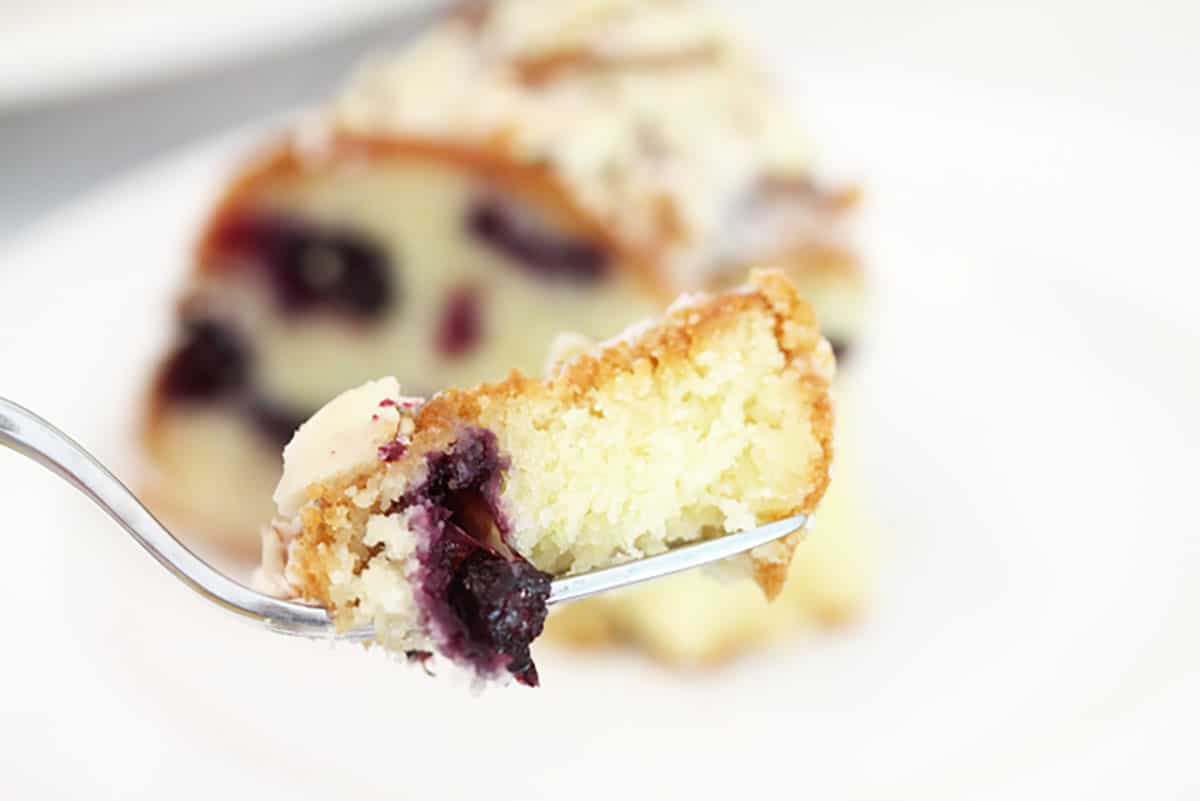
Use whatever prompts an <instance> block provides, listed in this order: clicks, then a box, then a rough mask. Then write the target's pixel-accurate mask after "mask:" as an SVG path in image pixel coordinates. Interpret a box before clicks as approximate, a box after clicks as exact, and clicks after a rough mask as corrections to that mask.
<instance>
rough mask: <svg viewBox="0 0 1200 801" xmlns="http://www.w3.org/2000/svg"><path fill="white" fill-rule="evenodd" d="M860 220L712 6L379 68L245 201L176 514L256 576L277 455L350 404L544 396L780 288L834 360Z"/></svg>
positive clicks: (685, 5) (230, 215)
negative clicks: (401, 391) (816, 165)
mask: <svg viewBox="0 0 1200 801" xmlns="http://www.w3.org/2000/svg"><path fill="white" fill-rule="evenodd" d="M852 203H853V193H852V192H845V191H834V190H830V189H827V188H825V187H823V186H822V185H821V184H820V182H819V181H818V180H817V179H816V178H815V177H814V175H813V171H812V165H811V159H810V155H809V151H808V147H807V145H806V144H805V143H804V140H803V138H802V137H801V136H800V135H799V134H798V132H797V129H796V126H795V125H794V123H793V121H792V119H791V116H790V114H789V112H788V108H787V104H786V102H784V101H783V99H782V98H780V97H779V96H778V95H777V94H776V93H775V92H774V91H773V89H772V87H771V86H770V83H769V81H768V80H767V79H766V78H765V77H764V76H763V75H762V73H761V72H760V70H759V69H758V68H757V66H756V65H755V64H754V62H753V60H752V59H751V58H750V57H749V55H748V53H747V51H746V49H745V47H744V46H743V45H742V44H741V42H740V41H739V40H738V38H737V37H736V36H734V35H733V34H731V32H730V31H729V30H728V29H727V28H726V26H724V25H723V24H722V23H721V22H720V21H719V20H718V19H715V18H714V17H713V16H712V15H711V14H710V13H709V12H707V11H705V10H704V9H703V8H702V7H701V6H699V5H698V4H693V3H689V2H670V3H664V2H658V1H657V0H556V2H554V3H545V2H542V0H497V2H492V3H483V4H472V5H471V6H469V7H464V8H463V9H461V10H458V11H456V12H454V13H451V14H449V15H448V16H446V17H445V18H444V19H442V20H441V21H440V22H439V23H438V24H436V25H435V26H433V27H432V28H431V29H430V30H429V31H427V32H426V33H425V34H424V35H422V36H421V37H419V38H418V39H417V40H416V41H415V42H414V43H412V44H411V45H410V46H408V47H407V48H406V49H405V50H404V51H403V52H401V53H399V54H398V55H394V56H388V57H383V58H378V59H375V60H374V61H371V62H370V63H368V64H367V65H365V67H364V68H363V69H362V70H361V71H360V73H359V74H358V75H357V76H356V77H355V78H354V79H353V80H352V81H351V82H350V84H349V86H348V87H347V88H346V89H345V91H344V92H342V93H341V95H340V96H339V97H338V98H336V99H335V100H334V101H333V102H331V103H330V104H329V105H328V107H327V108H325V109H323V110H321V111H319V112H317V113H315V114H314V115H313V116H312V118H310V119H307V120H305V121H304V122H302V123H301V124H298V125H297V126H296V128H295V130H294V131H292V132H291V133H290V134H288V135H286V136H284V137H282V138H281V139H280V140H279V141H277V142H275V143H274V144H272V145H271V146H269V147H267V148H266V149H265V151H264V152H263V153H262V154H261V155H260V157H258V158H257V159H256V160H254V161H253V162H252V163H250V164H248V165H247V166H246V167H245V168H244V169H243V170H242V171H241V172H240V173H239V174H238V175H236V176H235V177H234V178H233V179H232V180H231V182H230V184H229V186H228V189H227V191H226V192H225V193H224V196H223V197H222V198H221V200H220V201H219V202H218V204H217V205H216V208H215V209H214V210H213V212H212V213H211V215H210V217H209V220H208V222H207V224H206V226H205V228H204V231H203V233H202V236H201V238H200V241H199V244H198V247H197V250H196V256H195V267H194V270H193V273H192V276H191V278H190V280H189V283H188V286H187V288H186V291H185V293H184V297H183V299H182V302H181V303H180V305H179V312H178V318H179V321H178V334H177V337H176V340H175V342H174V344H173V345H172V346H171V350H170V352H169V353H168V354H166V356H165V357H164V359H163V361H162V363H161V366H160V368H159V370H158V372H157V376H156V378H155V380H154V382H153V385H152V387H151V392H150V403H149V405H148V411H147V414H146V416H145V423H144V426H143V431H144V437H143V439H144V442H145V445H146V451H147V453H148V455H149V457H150V459H149V461H150V464H151V467H153V468H154V472H155V474H156V475H155V479H154V480H153V481H152V482H151V484H150V486H147V487H145V488H144V489H145V490H146V491H147V494H148V496H149V497H150V499H151V501H152V505H153V506H154V508H155V511H156V512H159V513H160V514H162V515H163V516H164V517H166V518H168V519H169V520H170V521H171V522H172V524H173V525H174V526H176V527H177V528H179V529H180V530H182V531H184V532H187V531H189V530H190V531H192V532H197V533H200V534H203V535H204V536H205V537H206V538H207V539H208V541H216V542H218V543H220V544H221V545H223V546H224V547H225V548H226V549H227V550H229V549H232V550H235V551H237V550H239V549H240V551H241V552H242V553H249V552H252V551H253V549H254V547H255V543H256V541H257V539H256V531H257V527H258V525H259V523H260V522H261V521H262V520H263V519H265V518H266V517H268V516H269V515H270V514H271V506H270V503H269V498H270V494H271V489H272V487H273V486H274V485H275V483H276V481H277V480H278V478H279V470H280V466H279V449H280V448H281V447H282V445H283V443H285V442H287V440H288V438H289V437H290V436H291V434H292V432H293V431H294V430H295V428H296V426H297V425H298V424H299V423H300V422H301V421H303V420H305V419H307V418H308V417H309V416H310V415H311V414H312V413H313V412H314V411H315V410H317V409H318V408H320V407H321V406H322V405H323V404H324V403H326V402H327V401H329V400H330V399H331V398H332V397H334V396H335V395H336V394H338V392H340V391H341V390H342V389H344V388H345V387H347V386H354V385H357V384H360V383H362V382H363V381H366V380H368V379H370V378H372V377H375V376H379V375H385V374H395V375H396V376H397V377H398V378H399V380H400V382H401V385H402V386H404V387H405V388H406V390H407V391H410V392H413V393H417V394H422V395H425V394H429V393H432V392H436V391H438V390H441V389H443V388H446V387H452V386H460V387H461V386H472V385H474V384H477V383H479V382H481V381H491V380H497V379H500V378H503V376H505V375H506V374H507V373H508V371H509V370H510V369H512V368H517V369H520V370H523V371H525V372H526V373H533V372H535V371H538V370H539V369H540V367H541V365H542V364H543V362H544V360H545V356H546V352H547V347H548V345H549V343H550V341H551V340H552V339H553V337H554V336H555V335H556V334H558V333H559V332H561V331H565V330H569V331H575V332H578V333H580V334H582V335H584V336H587V337H591V338H595V339H603V338H605V337H609V336H612V335H613V334H615V333H616V332H618V331H620V330H622V329H623V328H624V327H625V326H626V325H629V324H630V323H632V322H634V321H636V320H639V319H642V318H644V317H645V316H647V315H649V314H653V313H656V312H659V311H661V310H662V309H663V308H664V307H665V306H666V305H667V304H668V303H669V302H670V301H671V300H672V299H673V298H674V297H675V296H676V295H678V294H679V293H681V292H686V291H696V290H706V289H707V290H713V289H720V288H723V287H729V286H733V285H735V284H737V283H739V282H741V281H742V280H743V279H744V277H745V274H746V271H747V269H748V268H749V267H750V266H753V265H757V264H768V263H769V264H772V265H777V266H779V267H781V268H782V269H784V270H785V271H786V272H787V273H788V275H789V277H790V278H791V279H792V280H793V281H794V282H795V283H796V284H797V286H798V287H799V288H800V289H801V292H802V294H803V295H804V296H805V297H806V298H807V299H808V300H809V301H810V302H812V303H813V305H814V307H816V309H817V312H818V313H819V315H820V318H821V323H822V330H823V331H824V332H825V333H826V335H827V336H828V337H829V338H830V341H831V342H832V343H833V346H834V348H835V350H837V351H839V352H842V351H844V350H845V348H846V347H847V346H848V345H850V343H851V341H852V339H853V336H854V333H855V328H856V318H857V310H858V299H859V294H860V291H861V283H860V275H859V271H858V267H857V263H856V261H855V259H854V256H853V254H852V253H851V251H850V249H849V247H848V245H847V243H846V231H845V228H846V226H847V219H848V217H849V213H848V212H849V207H850V206H851V205H852Z"/></svg>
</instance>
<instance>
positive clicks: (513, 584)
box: [447, 548, 550, 687]
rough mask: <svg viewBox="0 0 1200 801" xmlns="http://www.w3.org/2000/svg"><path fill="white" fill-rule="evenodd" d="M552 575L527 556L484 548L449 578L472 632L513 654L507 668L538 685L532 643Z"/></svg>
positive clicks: (453, 600)
mask: <svg viewBox="0 0 1200 801" xmlns="http://www.w3.org/2000/svg"><path fill="white" fill-rule="evenodd" d="M549 597H550V577H549V576H548V575H546V574H545V573H543V572H541V571H540V570H538V569H537V568H535V567H533V566H532V565H530V564H529V563H527V562H525V561H524V560H517V561H511V562H510V561H508V560H506V559H504V558H502V557H500V556H498V555H496V554H494V553H492V552H490V551H487V550H484V549H482V548H480V549H478V550H476V551H475V552H474V553H472V554H471V555H470V556H468V557H467V558H466V559H465V560H463V563H462V564H461V565H460V566H459V568H458V570H457V571H456V573H455V575H454V579H453V580H452V581H451V583H450V587H449V589H448V594H447V599H448V601H449V603H450V606H451V608H452V609H454V611H455V613H456V614H457V615H458V618H459V620H461V621H462V622H463V624H464V625H465V626H466V627H467V630H468V631H469V632H470V633H471V636H472V638H473V639H474V640H475V641H476V642H477V643H481V644H485V645H486V647H488V648H489V649H491V650H494V651H497V652H499V653H501V654H504V655H506V656H508V658H509V659H508V664H507V665H506V668H507V669H508V671H509V672H510V673H512V674H513V675H514V676H515V677H516V678H517V680H518V681H520V682H521V683H522V684H527V685H529V686H531V687H536V686H537V684H538V676H537V668H536V667H534V664H533V660H532V659H531V658H530V655H529V644H530V643H531V642H533V640H534V639H536V638H537V636H538V635H539V634H541V633H542V626H543V624H545V622H546V612H547V609H546V599H547V598H549Z"/></svg>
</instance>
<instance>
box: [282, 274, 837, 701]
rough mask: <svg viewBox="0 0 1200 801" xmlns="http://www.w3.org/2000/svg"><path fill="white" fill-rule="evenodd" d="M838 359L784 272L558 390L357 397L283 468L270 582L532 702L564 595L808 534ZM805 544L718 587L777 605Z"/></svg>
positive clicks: (743, 569) (630, 341)
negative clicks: (703, 549)
mask: <svg viewBox="0 0 1200 801" xmlns="http://www.w3.org/2000/svg"><path fill="white" fill-rule="evenodd" d="M833 365H834V359H833V353H832V349H831V348H830V346H829V343H828V342H827V341H826V340H824V339H822V338H821V336H820V335H819V333H818V332H817V329H816V324H815V321H814V318H813V314H812V311H811V309H810V308H809V306H808V305H807V304H806V303H805V302H804V301H802V300H801V299H800V297H799V295H798V294H797V292H796V289H795V288H794V287H793V286H792V284H791V283H790V282H789V281H788V280H787V279H786V278H785V277H784V276H783V274H782V273H780V272H778V271H756V272H755V273H753V274H752V275H751V279H750V282H749V283H748V284H747V285H746V286H744V287H741V288H739V289H737V290H733V291H728V292H725V293H721V294H718V295H714V296H695V297H692V298H688V299H684V300H682V301H680V302H678V303H676V304H674V305H672V307H671V308H670V309H669V310H668V312H667V314H666V316H665V318H663V319H662V320H661V321H659V322H657V323H649V324H643V325H640V326H635V327H633V328H631V329H629V330H628V331H626V332H625V334H623V335H621V336H620V337H618V338H616V339H613V340H609V341H608V342H605V343H603V344H601V345H598V346H595V347H594V348H591V349H589V350H586V351H584V352H582V353H580V354H578V355H576V356H574V357H572V358H569V359H567V360H566V361H564V362H563V363H562V364H561V365H560V366H559V367H558V368H557V370H556V371H555V372H554V374H553V375H551V376H550V377H549V378H547V379H546V380H545V381H538V380H534V379H531V378H527V377H525V376H524V375H522V374H521V373H520V372H517V371H514V372H513V373H512V374H511V375H510V377H509V378H508V379H507V380H505V381H503V382H500V383H493V384H484V385H482V386H479V387H477V388H474V389H466V390H455V389H451V390H446V391H443V392H441V393H438V394H437V395H435V396H433V397H432V398H431V399H429V400H428V401H422V400H420V399H414V398H407V397H403V396H401V395H400V387H399V384H398V383H397V382H396V380H395V379H394V378H388V379H382V380H377V381H373V382H370V383H367V384H365V385H363V386H361V387H359V388H357V389H354V390H351V391H349V392H346V393H344V394H342V395H340V396H338V397H337V398H336V399H334V400H333V401H332V402H330V403H329V404H328V405H327V406H325V407H324V408H323V409H322V410H320V411H319V412H317V414H316V415H314V416H313V418H312V419H311V420H309V421H308V422H307V423H305V424H304V425H302V426H301V427H300V429H299V431H298V432H297V433H296V435H295V437H294V438H293V439H292V441H291V443H290V444H289V445H288V446H287V448H286V449H285V450H284V473H283V478H282V479H281V481H280V483H279V486H278V488H277V490H276V493H275V501H276V503H277V505H278V516H277V518H276V520H275V522H274V523H273V524H272V526H271V527H269V529H268V530H267V531H266V533H265V534H264V535H263V573H264V577H265V578H266V580H267V581H268V582H269V583H270V584H271V585H272V586H274V587H275V588H276V589H277V590H278V591H280V592H282V593H283V594H290V595H296V596H299V597H301V598H304V599H307V600H311V601H315V602H318V603H320V604H322V605H323V606H325V607H326V608H328V609H330V610H331V612H332V613H333V616H334V620H335V621H336V623H337V624H338V626H339V627H342V628H351V627H356V626H364V625H373V626H374V627H375V632H376V637H377V639H378V641H379V642H380V643H382V644H383V645H384V646H385V647H387V648H389V649H391V650H394V651H398V652H403V653H406V654H412V655H415V656H419V657H422V658H423V656H424V655H425V654H430V653H436V654H440V655H442V656H444V657H446V658H448V659H449V660H451V661H453V662H455V663H458V664H460V665H462V666H464V667H467V668H468V669H470V670H472V671H474V672H475V673H476V674H477V675H478V676H479V677H481V678H484V679H492V678H497V677H503V676H505V675H506V674H511V675H512V676H513V677H515V679H516V680H517V681H519V682H521V683H524V684H529V685H536V684H537V682H538V677H537V671H536V668H535V667H534V665H533V662H532V659H531V657H530V654H529V644H530V642H531V641H532V640H533V639H534V638H535V637H537V636H538V635H539V634H540V633H541V630H542V627H543V623H544V620H545V616H546V598H547V594H548V592H549V586H550V585H549V582H550V578H551V577H552V576H557V575H565V574H570V573H576V572H584V571H588V570H592V569H595V568H600V567H605V566H608V565H612V564H615V563H619V562H622V561H627V560H629V559H636V558H639V557H642V556H647V555H652V554H655V553H660V552H662V551H664V550H666V549H668V548H670V547H672V546H673V545H676V544H678V543H683V542H687V541H689V540H695V539H698V538H703V537H715V536H720V535H721V534H723V533H726V532H732V531H740V530H745V529H748V528H753V527H755V526H757V525H762V524H764V523H767V522H771V521H773V520H779V519H782V518H785V517H789V516H791V515H794V514H798V513H811V512H812V511H813V510H814V508H815V506H816V504H817V503H818V501H819V500H820V499H821V496H822V495H823V493H824V491H825V488H826V485H827V484H828V480H829V468H830V460H831V458H832V444H831V440H832V407H831V401H830V394H829V381H830V379H831V378H832V374H833ZM797 537H798V534H793V535H789V536H788V537H785V538H783V539H781V540H778V541H776V542H773V543H770V544H768V545H766V546H763V547H761V548H758V549H755V550H754V551H752V552H750V553H749V554H745V555H743V556H741V557H737V558H735V560H733V562H734V564H732V565H723V566H722V567H723V568H725V569H724V572H725V573H739V572H740V574H741V575H742V576H743V577H744V580H746V581H749V580H753V581H754V582H755V583H757V584H758V586H759V587H760V588H761V591H762V592H763V593H765V594H766V595H767V596H768V597H771V596H774V595H775V594H777V593H778V592H779V590H780V587H781V585H782V582H783V578H784V576H785V574H786V571H787V567H788V563H789V561H790V560H791V557H792V551H793V549H794V548H795V547H796V543H797Z"/></svg>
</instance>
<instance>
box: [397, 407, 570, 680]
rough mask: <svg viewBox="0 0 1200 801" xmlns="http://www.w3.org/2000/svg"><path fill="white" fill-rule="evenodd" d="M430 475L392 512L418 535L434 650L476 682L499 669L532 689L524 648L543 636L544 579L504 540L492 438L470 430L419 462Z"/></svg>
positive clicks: (500, 466)
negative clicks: (468, 670)
mask: <svg viewBox="0 0 1200 801" xmlns="http://www.w3.org/2000/svg"><path fill="white" fill-rule="evenodd" d="M427 465H428V477H427V478H426V479H425V481H424V482H423V483H422V484H421V485H420V486H418V487H417V488H415V489H413V490H411V491H410V492H409V493H408V494H407V495H405V496H404V497H403V498H402V499H401V500H400V501H399V502H398V503H397V505H396V507H395V508H394V509H393V510H392V511H393V512H395V511H400V510H404V509H407V510H410V511H409V518H408V522H409V525H410V527H412V528H413V529H414V530H416V531H418V532H420V533H421V534H422V539H423V543H422V545H421V546H420V548H419V550H418V558H419V559H420V562H421V565H422V570H421V574H420V576H419V578H418V580H417V587H416V591H417V595H418V598H419V600H420V604H421V607H422V609H423V613H424V615H425V616H426V622H427V624H428V625H429V627H430V630H431V632H432V633H433V636H434V639H435V641H436V642H437V643H438V649H439V650H440V651H441V652H442V653H443V654H445V655H446V656H447V657H449V658H450V659H452V660H454V661H456V662H459V663H460V664H464V665H467V666H470V667H472V668H473V669H474V670H475V671H476V672H477V673H479V675H481V676H485V677H486V676H493V675H495V674H496V673H498V672H499V671H500V670H507V671H508V672H510V673H511V674H513V676H514V677H515V678H516V679H517V681H519V682H520V683H522V684H526V685H528V686H531V687H536V686H537V684H538V675H537V668H536V667H535V666H534V664H533V660H532V658H531V657H530V654H529V645H530V643H531V642H533V640H534V639H536V638H537V636H538V635H540V634H541V633H542V625H543V624H544V623H545V620H546V611H547V610H546V599H547V598H548V597H549V594H550V576H549V575H547V574H546V573H543V572H541V571H540V570H538V569H537V568H535V567H533V565H531V564H529V563H528V562H526V561H525V560H524V559H522V558H521V557H520V556H519V555H517V554H515V553H513V552H511V551H510V550H509V549H508V547H507V546H506V545H505V544H504V535H505V534H506V533H507V532H508V525H507V522H506V521H505V519H504V517H503V515H502V514H501V512H500V510H499V507H498V501H497V498H498V495H499V484H500V476H501V474H502V472H503V471H504V470H505V469H507V467H508V462H507V460H506V459H505V458H503V457H502V456H501V455H500V454H499V451H498V449H497V445H496V437H495V435H493V434H492V433H491V432H488V431H485V430H483V429H479V428H469V429H466V430H465V431H463V432H462V434H461V435H460V436H459V437H458V439H457V440H456V441H455V442H454V444H453V445H451V446H450V448H449V449H447V450H446V451H444V452H439V453H435V454H431V455H430V456H429V457H428V460H427Z"/></svg>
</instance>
